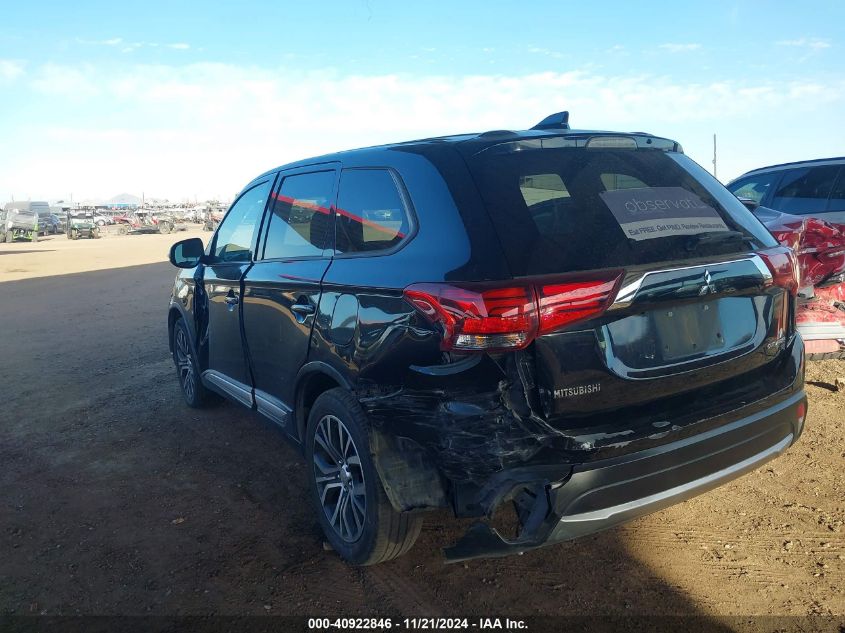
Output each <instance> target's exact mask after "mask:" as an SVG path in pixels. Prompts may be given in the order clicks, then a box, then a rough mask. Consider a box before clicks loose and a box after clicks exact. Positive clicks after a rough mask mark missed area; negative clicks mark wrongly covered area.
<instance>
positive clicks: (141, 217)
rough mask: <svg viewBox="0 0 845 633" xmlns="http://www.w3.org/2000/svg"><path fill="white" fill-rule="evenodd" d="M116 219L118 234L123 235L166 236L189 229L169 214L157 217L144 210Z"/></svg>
mask: <svg viewBox="0 0 845 633" xmlns="http://www.w3.org/2000/svg"><path fill="white" fill-rule="evenodd" d="M114 219H115V223H116V224H117V225H118V232H119V233H122V234H126V233H138V234H140V233H161V234H163V235H166V234H168V233H172V232H174V231H186V230H187V229H188V227H187V226H186V225H185V224H184V223H183V222H178V221H177V220H176V219H175V218H174V217H173V216H171V215H169V214H160V215H156V214H153V213H150V212H149V211H146V210H142V209H139V210H138V211H135V212H134V213H131V214H127V215H122V216H117V217H115V218H114Z"/></svg>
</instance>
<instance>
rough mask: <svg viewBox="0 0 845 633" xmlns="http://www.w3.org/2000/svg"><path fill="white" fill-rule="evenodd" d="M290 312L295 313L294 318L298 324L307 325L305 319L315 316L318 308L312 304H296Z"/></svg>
mask: <svg viewBox="0 0 845 633" xmlns="http://www.w3.org/2000/svg"><path fill="white" fill-rule="evenodd" d="M290 311H291V312H293V318H294V319H296V322H297V323H305V319H307V318H308V317H309V316H311V315H312V314H314V312H316V308H314V306H313V305H312V304H310V303H294V304H293V305H292V306H291V307H290Z"/></svg>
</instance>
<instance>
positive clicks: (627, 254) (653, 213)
mask: <svg viewBox="0 0 845 633" xmlns="http://www.w3.org/2000/svg"><path fill="white" fill-rule="evenodd" d="M466 154H467V155H466V156H465V158H466V160H467V164H468V166H469V169H470V171H471V173H472V175H473V178H474V180H475V182H476V185H477V186H478V189H479V192H480V194H481V196H482V198H483V199H484V202H485V206H486V208H487V210H488V212H489V214H490V218H491V220H492V222H493V224H494V226H495V228H496V231H497V234H498V236H499V239H500V241H501V245H502V248H503V251H504V253H505V255H506V257H507V260H508V263H509V265H510V268H511V271H512V273H513V276H514V280H513V282H511V284H510V285H516V286H517V287H524V288H528V294H527V296H528V298H529V301H533V302H534V306H535V308H534V309H535V311H536V315H535V316H534V317H533V318H534V324H535V325H534V326H529V327H534V328H535V329H534V331H533V332H529V333H528V335H527V336H526V337H524V338H523V339H522V340H521V341H520V342H519V343H517V344H516V347H523V348H526V349H528V351H529V352H530V353H531V354H532V356H533V364H534V370H535V378H536V381H535V382H536V390H537V394H538V398H539V400H540V401H541V402H542V407H543V413H544V415H545V416H546V418H547V419H548V420H549V421H550V422H551V423H552V424H553V425H554V426H556V427H558V428H561V429H563V428H566V429H571V428H574V427H580V426H583V427H587V426H595V425H600V424H603V423H604V422H605V421H606V420H607V419H608V418H607V416H606V415H604V414H606V413H608V412H611V411H615V412H625V414H626V415H627V416H630V419H631V421H632V424H633V423H634V420H636V419H642V420H643V421H645V420H648V425H647V426H648V432H649V433H654V432H655V429H654V427H655V426H657V427H659V426H660V425H661V424H663V425H664V426H669V425H671V424H674V423H675V422H676V420H677V419H681V418H682V417H683V414H686V413H689V411H688V410H686V409H685V406H684V403H685V402H686V403H692V402H693V401H694V400H695V401H698V400H699V399H700V398H701V397H702V396H706V397H705V398H704V399H705V400H708V401H709V402H711V403H712V402H715V401H718V400H719V397H720V394H725V393H728V392H730V393H732V394H735V398H734V399H735V402H733V403H725V402H722V404H721V406H723V407H728V408H730V407H731V406H734V407H735V408H736V407H738V406H740V405H742V404H745V403H747V400H748V399H749V398H751V397H752V396H751V395H750V393H749V392H747V390H746V391H743V389H741V388H740V389H735V388H734V387H742V386H747V387H749V388H750V387H751V385H750V381H751V380H752V379H753V381H754V385H759V384H766V385H769V386H770V388H769V390H770V391H771V390H776V389H777V388H778V387H777V386H776V383H777V381H766V380H765V378H766V376H767V375H768V374H771V373H774V372H778V371H781V369H779V367H781V366H783V365H784V363H778V362H777V361H778V359H779V358H781V357H782V356H783V355H784V353H785V348H786V347H787V346H788V344H789V341H790V339H791V336H792V332H793V330H794V326H793V325H792V323H793V321H794V315H793V310H794V308H793V304H794V302H793V300H792V297H793V295H794V292H795V290H796V287H797V283H796V278H795V274H796V273H795V265H794V259H792V256H791V254H790V253H789V251H787V250H786V249H783V248H782V247H778V245H777V242H776V241H775V240H774V238H773V237H772V236H771V234H769V233H768V231H766V229H765V228H764V227H763V226H762V224H761V223H760V222H759V221H758V220H757V219H756V218H754V216H753V215H752V214H751V213H750V212H749V211H748V210H747V209H746V208H745V207H744V206H743V205H742V204H741V203H740V202H739V201H738V200H737V199H736V198H735V197H734V196H732V195H731V194H730V193H729V192H728V191H727V190H725V189H724V187H722V185H721V184H719V183H718V182H717V181H716V180H715V179H714V178H712V176H710V175H709V174H708V173H707V172H706V171H705V170H703V169H702V168H701V167H700V166H699V165H697V164H696V163H695V162H694V161H692V160H690V159H689V158H688V157H686V156H685V155H684V154H683V153H682V151H680V148H679V147H678V146H677V145H676V144H675V143H674V142H672V141H668V140H665V139H658V138H655V137H650V136H642V135H631V136H618V135H616V136H610V135H597V134H580V135H579V134H569V135H566V136H545V137H541V138H537V139H527V140H526V139H522V140H518V141H512V142H504V143H499V144H495V145H493V146H490V147H486V148H484V149H482V150H481V151H473V152H467V153H466ZM499 292H500V294H501V291H499ZM491 297H493V299H495V296H494V295H491ZM526 305H528V303H526ZM530 309H531V308H525V310H526V314H527V311H529V310H530ZM528 321H530V319H528ZM500 339H501V335H500ZM497 346H498V347H500V348H506V347H508V345H507V344H503V343H502V341H501V340H499V342H498V343H497ZM755 388H756V387H755ZM684 394H686V395H684ZM759 395H760V393H757V394H756V396H759ZM767 395H768V394H767ZM679 396H681V397H680V398H679ZM756 396H754V397H756ZM701 407H702V409H703V408H705V407H704V405H703V404H701ZM614 419H617V420H618V419H619V416H618V415H616V416H614ZM631 432H632V431H630V430H625V431H624V433H631ZM617 435H618V434H617V433H616V432H614V431H613V430H612V429H611V430H608V432H607V433H606V434H599V435H598V436H596V435H595V434H592V435H590V437H592V438H593V440H591V441H594V440H595V439H596V437H599V441H601V438H604V440H605V441H607V442H612V441H615V440H614V437H616V436H617Z"/></svg>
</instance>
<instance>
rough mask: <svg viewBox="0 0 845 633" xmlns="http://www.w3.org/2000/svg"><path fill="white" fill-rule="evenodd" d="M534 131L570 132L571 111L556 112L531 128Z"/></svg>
mask: <svg viewBox="0 0 845 633" xmlns="http://www.w3.org/2000/svg"><path fill="white" fill-rule="evenodd" d="M531 129H532V130H568V129H569V110H564V111H563V112H555V113H554V114H550V115H549V116H547V117H546V118H545V119H543V120H542V121H540V122H539V123H538V124H537V125H535V126H534V127H532V128H531Z"/></svg>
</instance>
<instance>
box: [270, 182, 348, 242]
mask: <svg viewBox="0 0 845 633" xmlns="http://www.w3.org/2000/svg"><path fill="white" fill-rule="evenodd" d="M334 180H335V172H333V171H319V172H314V173H310V174H297V175H294V176H288V177H286V178H285V179H284V180H283V181H282V185H281V187H280V189H279V191H278V193H276V194H274V195H273V212H272V214H271V215H270V226H269V227H268V229H267V240H266V243H265V246H264V258H265V259H277V258H289V257H313V256H320V255H322V254H323V250H324V249H329V248H331V247H332V215H331V201H332V195H333V193H334Z"/></svg>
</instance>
